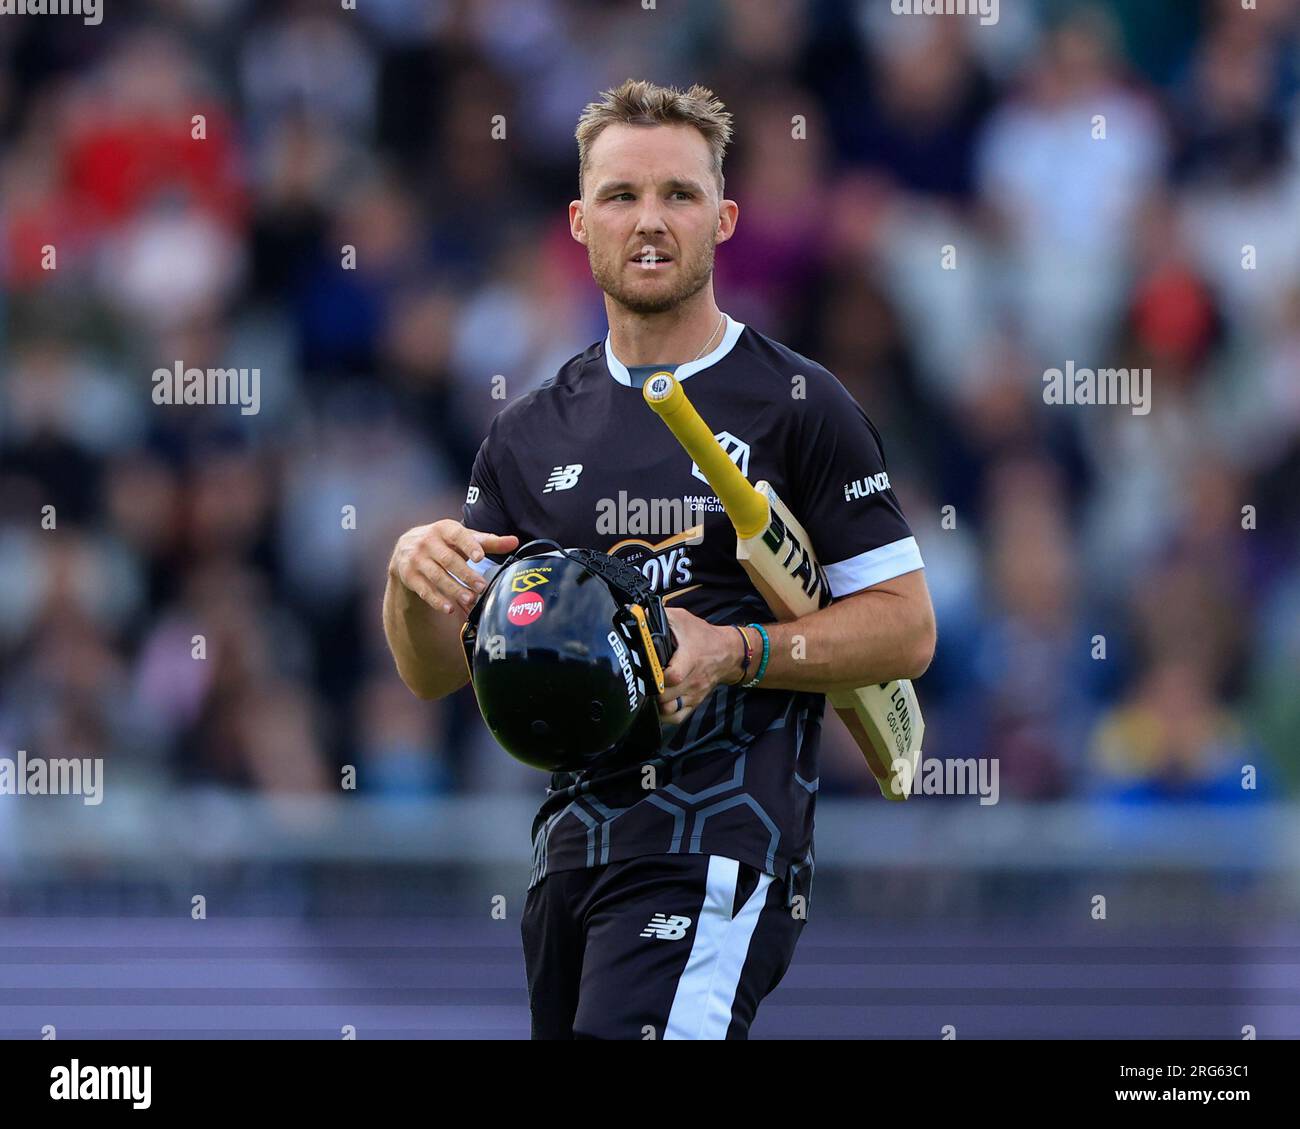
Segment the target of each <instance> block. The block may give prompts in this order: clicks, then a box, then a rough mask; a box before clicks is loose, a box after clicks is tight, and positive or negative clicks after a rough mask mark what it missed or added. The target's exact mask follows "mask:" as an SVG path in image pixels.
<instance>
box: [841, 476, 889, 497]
mask: <svg viewBox="0 0 1300 1129" xmlns="http://www.w3.org/2000/svg"><path fill="white" fill-rule="evenodd" d="M888 489H889V475H887V474H886V473H885V472H884V471H883V470H882V471H881V472H880V473H879V474H873V475H872V476H871V477H870V478H855V479H854V480H853V481H852V482H846V483H845V484H844V500H845V501H846V502H851V501H853V499H854V498H869V497H871V495H872V494H878V493H879V492H880V491H881V490H888Z"/></svg>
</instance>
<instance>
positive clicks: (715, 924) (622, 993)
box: [522, 855, 803, 1039]
mask: <svg viewBox="0 0 1300 1129" xmlns="http://www.w3.org/2000/svg"><path fill="white" fill-rule="evenodd" d="M786 891H787V887H786V884H785V883H784V882H778V881H776V880H775V879H774V878H773V877H772V875H770V874H765V873H763V872H762V871H761V870H759V869H757V868H756V867H753V866H750V865H748V864H746V863H742V862H738V861H736V860H735V859H729V858H723V857H721V856H718V855H647V856H644V857H640V858H634V859H628V860H625V861H622V862H615V863H608V864H606V865H604V866H597V867H592V868H588V869H578V870H564V871H558V872H554V873H551V874H548V875H547V876H546V877H545V878H544V879H543V880H542V881H541V882H540V883H539V884H538V885H536V886H534V887H533V888H532V889H531V890H530V891H529V892H528V900H527V904H526V906H525V909H524V918H523V925H522V935H523V941H524V959H525V964H526V967H527V972H528V995H529V1005H530V1009H531V1012H532V1027H533V1037H534V1038H540V1039H582V1038H592V1039H744V1038H746V1037H747V1036H748V1034H749V1027H750V1024H751V1023H752V1021H753V1019H754V1015H755V1013H756V1011H757V1009H758V1005H759V1003H760V1001H761V1000H762V999H763V997H764V996H766V995H767V994H768V993H769V992H771V991H772V989H773V988H775V987H776V986H777V984H778V983H779V982H780V980H781V977H782V976H783V975H784V974H785V970H786V968H787V967H788V966H789V963H790V959H791V957H792V956H793V954H794V946H795V942H796V941H797V940H798V937H799V933H800V932H801V930H802V927H803V920H802V917H800V916H797V915H795V914H793V913H791V911H790V907H789V906H788V905H787V904H786Z"/></svg>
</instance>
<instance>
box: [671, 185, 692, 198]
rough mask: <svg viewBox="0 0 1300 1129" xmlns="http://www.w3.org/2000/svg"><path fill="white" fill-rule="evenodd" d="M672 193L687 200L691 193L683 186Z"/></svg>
mask: <svg viewBox="0 0 1300 1129" xmlns="http://www.w3.org/2000/svg"><path fill="white" fill-rule="evenodd" d="M673 195H674V196H685V197H686V199H688V200H690V199H692V196H691V194H690V193H689V192H687V191H686V189H684V188H679V189H678V190H677V191H676V192H674V193H673Z"/></svg>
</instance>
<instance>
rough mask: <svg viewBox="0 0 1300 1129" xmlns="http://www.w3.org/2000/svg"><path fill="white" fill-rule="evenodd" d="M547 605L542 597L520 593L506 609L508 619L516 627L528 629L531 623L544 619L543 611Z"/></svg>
mask: <svg viewBox="0 0 1300 1129" xmlns="http://www.w3.org/2000/svg"><path fill="white" fill-rule="evenodd" d="M545 607H546V604H545V602H544V601H543V600H542V598H541V596H536V595H534V594H533V593H532V592H520V593H519V595H518V596H516V597H515V598H514V599H513V600H511V601H510V606H509V607H508V608H507V609H506V619H508V620H509V621H510V622H511V623H513V624H514V625H515V626H516V627H526V626H527V625H528V624H530V623H536V622H537V621H538V620H539V619H541V618H542V611H543V609H545Z"/></svg>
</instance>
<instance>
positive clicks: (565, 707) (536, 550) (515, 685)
mask: <svg viewBox="0 0 1300 1129" xmlns="http://www.w3.org/2000/svg"><path fill="white" fill-rule="evenodd" d="M548 546H549V547H551V548H549V549H548V548H545V547H548ZM461 640H462V642H463V644H464V648H465V661H466V663H467V664H468V667H469V674H470V679H471V681H472V682H473V685H474V695H475V697H476V698H477V699H478V706H479V711H480V712H481V713H482V714H483V720H484V721H485V722H486V723H487V727H488V729H489V730H490V731H491V732H492V735H493V736H494V737H495V738H496V739H497V742H498V743H499V744H500V745H501V746H502V748H504V749H505V750H506V752H508V753H509V754H510V755H511V756H513V757H514V758H515V759H516V760H520V761H523V763H524V764H527V765H531V766H532V767H533V768H540V769H544V770H546V771H548V772H584V771H587V770H589V769H594V768H600V769H606V768H612V767H617V766H622V765H626V764H633V763H637V762H639V761H643V760H646V759H648V758H649V757H651V756H653V755H654V754H655V753H657V752H658V751H659V748H660V745H661V742H662V739H663V735H662V731H661V729H660V724H659V705H658V700H657V695H658V693H659V692H660V691H661V690H662V689H663V685H664V681H663V670H664V667H666V666H667V665H668V662H669V660H670V659H671V658H672V655H673V651H674V650H675V649H676V648H675V644H674V640H673V637H672V631H671V629H670V628H669V625H668V615H667V613H666V612H665V611H664V606H663V601H662V600H661V599H660V597H659V596H658V595H656V594H655V592H654V590H653V588H652V586H651V584H650V582H649V581H648V580H647V579H646V578H645V577H644V576H643V575H642V574H641V572H640V570H639V569H637V568H634V567H633V566H632V565H630V564H628V563H627V562H626V561H620V560H618V559H617V558H616V557H611V556H609V555H608V554H607V553H602V552H598V551H597V550H595V549H562V548H561V547H560V546H559V545H558V544H557V543H556V542H554V541H550V540H545V539H539V540H535V541H530V542H528V544H526V545H521V546H520V547H519V548H518V549H516V550H515V552H514V553H512V554H511V555H510V557H508V558H507V560H506V562H505V564H503V565H502V566H501V568H500V569H499V570H498V572H497V574H496V575H495V576H494V577H493V578H492V581H491V583H490V584H489V585H488V588H487V590H486V591H485V592H484V593H483V595H482V596H481V597H480V598H479V600H478V602H477V603H476V604H475V605H474V607H473V608H472V609H471V611H470V613H469V617H468V619H467V620H466V622H465V625H464V627H463V628H462V629H461Z"/></svg>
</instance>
